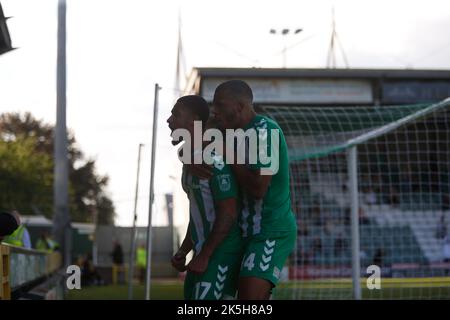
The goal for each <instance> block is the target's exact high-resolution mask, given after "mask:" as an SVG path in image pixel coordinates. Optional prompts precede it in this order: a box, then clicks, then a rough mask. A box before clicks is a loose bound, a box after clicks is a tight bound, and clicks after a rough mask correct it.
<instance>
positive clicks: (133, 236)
mask: <svg viewBox="0 0 450 320" xmlns="http://www.w3.org/2000/svg"><path fill="white" fill-rule="evenodd" d="M143 146H144V145H143V144H142V143H140V144H139V151H138V163H137V176H136V192H135V194H134V211H133V229H132V231H131V247H130V262H129V267H128V269H129V270H128V300H133V277H134V272H133V271H134V257H135V256H134V254H135V252H136V240H137V239H136V236H137V233H136V220H137V203H138V193H139V172H140V167H141V150H142V147H143Z"/></svg>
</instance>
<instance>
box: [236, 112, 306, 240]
mask: <svg viewBox="0 0 450 320" xmlns="http://www.w3.org/2000/svg"><path fill="white" fill-rule="evenodd" d="M244 130H245V131H246V133H248V132H249V131H248V130H255V132H256V136H257V137H258V139H257V141H258V143H257V148H256V149H255V150H256V152H257V154H256V155H254V154H253V159H256V161H253V162H254V163H251V162H250V161H249V160H251V159H252V157H251V156H250V155H251V151H249V150H252V149H251V148H250V147H249V142H250V141H251V139H246V143H247V146H246V149H245V150H246V165H247V166H248V167H249V168H250V169H252V170H259V169H261V170H265V171H266V172H270V173H271V175H272V180H271V182H270V185H269V187H268V190H267V192H266V194H265V196H264V198H263V199H259V200H256V199H254V198H252V197H251V196H250V195H249V194H247V193H245V192H243V194H242V202H243V209H242V212H241V218H240V226H241V229H242V235H243V236H244V237H248V236H254V235H258V234H270V233H271V232H283V231H291V230H295V229H296V228H297V224H296V219H295V216H294V214H293V212H292V208H291V195H290V187H289V157H288V150H287V145H286V140H285V138H284V135H283V131H282V130H281V128H280V127H279V125H278V124H277V123H276V122H275V121H273V120H272V119H270V118H268V117H265V116H262V115H256V116H255V117H254V118H253V119H252V121H251V122H250V123H249V124H248V125H247V126H246V127H245V128H244Z"/></svg>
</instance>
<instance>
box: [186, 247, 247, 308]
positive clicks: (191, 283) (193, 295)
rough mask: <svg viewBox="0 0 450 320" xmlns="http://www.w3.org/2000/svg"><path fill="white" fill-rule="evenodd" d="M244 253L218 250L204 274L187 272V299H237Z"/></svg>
mask: <svg viewBox="0 0 450 320" xmlns="http://www.w3.org/2000/svg"><path fill="white" fill-rule="evenodd" d="M241 261H242V255H241V254H238V253H224V252H216V253H214V254H213V255H212V257H211V258H210V259H209V263H208V268H207V269H206V271H205V272H204V273H202V274H194V273H192V272H189V271H188V272H187V274H186V279H185V280H184V298H185V299H186V300H224V299H235V298H236V292H237V286H238V278H239V268H240V265H241Z"/></svg>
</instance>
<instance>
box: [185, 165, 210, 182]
mask: <svg viewBox="0 0 450 320" xmlns="http://www.w3.org/2000/svg"><path fill="white" fill-rule="evenodd" d="M185 166H186V168H187V170H188V171H189V173H190V174H192V175H193V176H196V177H198V178H200V179H210V178H211V177H212V175H213V166H212V165H208V164H206V163H202V164H185Z"/></svg>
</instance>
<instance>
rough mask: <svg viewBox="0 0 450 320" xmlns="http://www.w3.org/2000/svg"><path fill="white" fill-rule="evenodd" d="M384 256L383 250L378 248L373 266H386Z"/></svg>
mask: <svg viewBox="0 0 450 320" xmlns="http://www.w3.org/2000/svg"><path fill="white" fill-rule="evenodd" d="M384 256H385V252H384V249H383V248H378V249H377V250H376V251H375V255H374V257H373V264H374V265H376V266H379V267H382V266H383V264H384Z"/></svg>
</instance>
